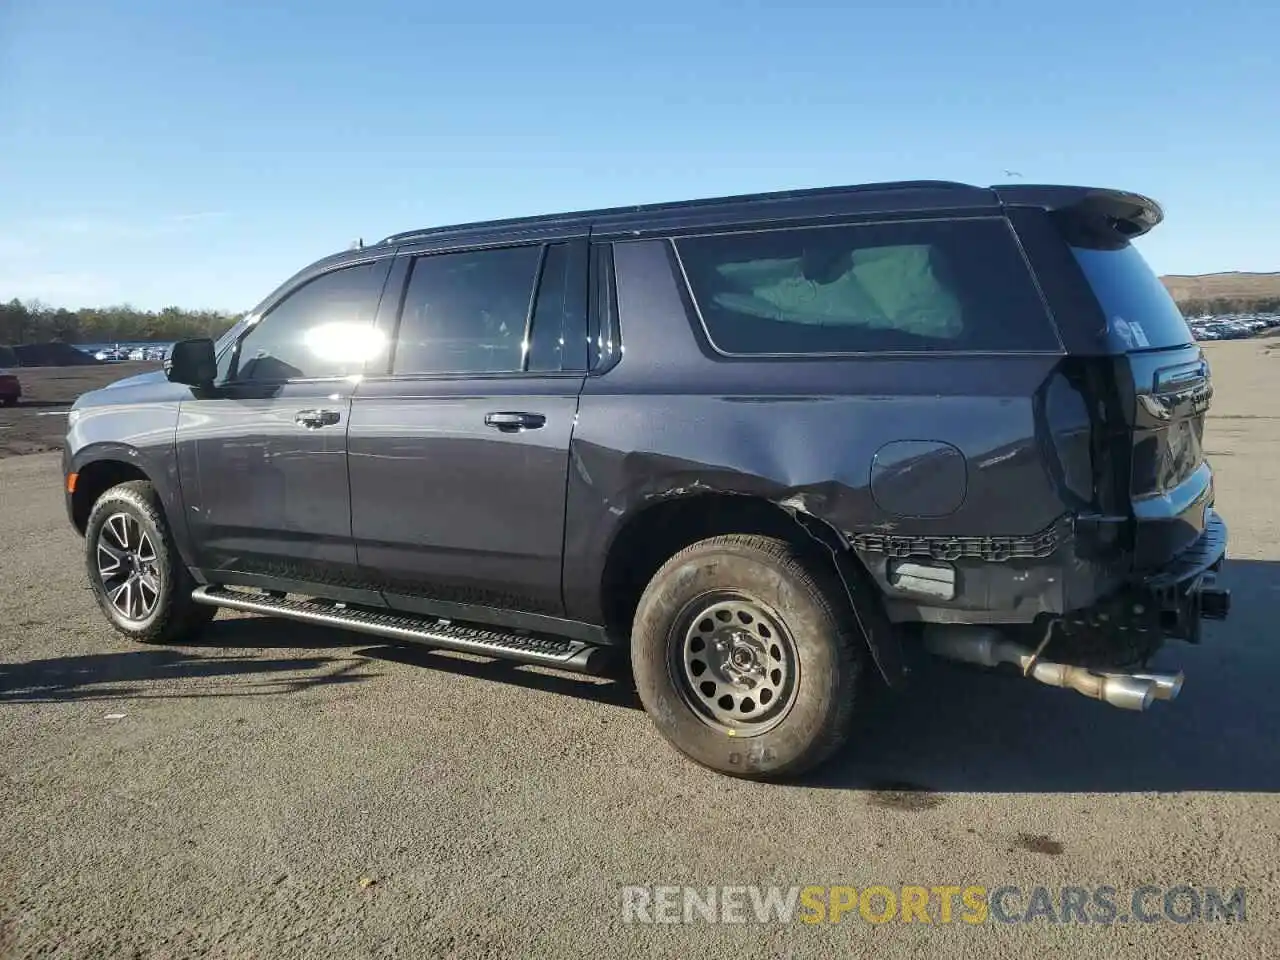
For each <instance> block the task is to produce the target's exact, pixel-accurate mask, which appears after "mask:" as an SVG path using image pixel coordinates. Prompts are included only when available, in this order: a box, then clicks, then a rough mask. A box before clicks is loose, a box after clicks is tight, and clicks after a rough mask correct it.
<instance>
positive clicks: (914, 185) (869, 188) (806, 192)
mask: <svg viewBox="0 0 1280 960" xmlns="http://www.w3.org/2000/svg"><path fill="white" fill-rule="evenodd" d="M890 190H985V188H983V187H976V186H974V185H973V184H969V183H959V182H957V181H955V180H894V181H885V182H883V183H859V184H849V185H846V186H836V187H805V188H801V189H797V190H779V191H774V192H771V193H744V194H736V195H732V196H724V197H706V198H700V199H696V200H676V201H667V202H663V203H644V204H635V205H631V206H619V207H603V208H601V209H598V210H576V211H569V212H565V213H550V214H537V215H534V216H528V217H511V218H507V219H501V220H480V221H475V222H472V223H456V224H448V225H440V226H435V227H423V228H421V229H418V230H406V231H404V232H403V233H393V234H391V235H390V236H388V237H384V238H383V239H382V240H381V241H379V244H380V245H382V244H389V243H404V242H407V241H410V240H418V239H422V238H427V237H432V236H436V235H438V234H442V233H450V232H453V231H457V230H493V229H497V228H502V227H520V226H532V225H535V224H554V223H559V222H564V221H575V220H589V219H603V218H605V217H611V216H618V215H621V214H628V213H663V212H667V211H673V210H685V209H691V208H695V207H704V206H712V205H715V204H733V203H751V202H766V203H767V202H773V201H780V200H791V199H800V198H804V197H816V196H824V195H830V196H839V195H840V194H846V193H875V192H881V191H890Z"/></svg>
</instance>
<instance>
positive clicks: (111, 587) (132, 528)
mask: <svg viewBox="0 0 1280 960" xmlns="http://www.w3.org/2000/svg"><path fill="white" fill-rule="evenodd" d="M96 547H97V561H98V580H99V581H100V583H101V585H102V591H103V593H104V594H105V595H106V598H107V601H108V602H109V603H110V604H111V606H112V607H114V608H115V610H116V611H117V612H118V613H119V614H120V615H121V616H122V617H124V618H125V619H126V620H134V621H141V620H146V619H147V618H148V617H150V616H151V615H152V614H153V613H154V612H155V609H156V604H158V603H159V602H160V585H161V579H160V578H161V576H162V574H161V571H160V564H159V562H158V559H157V556H156V547H155V544H154V543H153V542H152V540H151V535H150V534H149V533H148V532H147V531H146V530H144V529H143V527H142V524H141V523H139V522H138V519H137V518H136V517H133V516H131V515H130V514H127V513H113V514H112V515H111V516H109V517H108V518H107V520H106V522H105V523H104V524H103V525H102V527H101V528H100V529H99V530H98V542H97V544H96Z"/></svg>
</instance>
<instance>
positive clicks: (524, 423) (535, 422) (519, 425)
mask: <svg viewBox="0 0 1280 960" xmlns="http://www.w3.org/2000/svg"><path fill="white" fill-rule="evenodd" d="M484 422H485V425H486V426H490V427H494V428H496V429H498V430H501V431H502V432H503V433H518V432H519V431H521V430H537V429H538V428H539V427H541V426H543V425H545V424H546V422H547V418H546V417H544V416H543V415H542V414H540V413H514V412H502V413H486V414H485V415H484Z"/></svg>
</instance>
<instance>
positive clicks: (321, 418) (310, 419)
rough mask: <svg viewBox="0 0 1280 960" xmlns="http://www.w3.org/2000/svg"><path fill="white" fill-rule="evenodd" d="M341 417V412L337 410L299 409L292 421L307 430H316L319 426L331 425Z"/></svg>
mask: <svg viewBox="0 0 1280 960" xmlns="http://www.w3.org/2000/svg"><path fill="white" fill-rule="evenodd" d="M341 419H342V414H340V413H338V411H337V410H299V411H298V414H297V416H295V417H294V418H293V422H294V423H297V424H300V425H302V426H304V427H306V428H307V429H308V430H317V429H319V428H320V427H331V426H333V425H334V424H335V423H337V422H338V421H340V420H341Z"/></svg>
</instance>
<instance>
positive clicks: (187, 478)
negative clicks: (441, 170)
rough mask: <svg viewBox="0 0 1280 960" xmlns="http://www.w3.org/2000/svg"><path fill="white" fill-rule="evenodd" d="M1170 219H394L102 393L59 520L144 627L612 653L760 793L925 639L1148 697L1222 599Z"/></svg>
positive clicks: (1016, 192) (841, 205) (1044, 213)
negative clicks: (241, 624)
mask: <svg viewBox="0 0 1280 960" xmlns="http://www.w3.org/2000/svg"><path fill="white" fill-rule="evenodd" d="M1161 217H1162V214H1161V211H1160V209H1159V207H1158V206H1157V205H1156V204H1155V203H1154V202H1153V201H1151V200H1149V199H1146V198H1145V197H1141V196H1137V195H1134V194H1130V193H1124V192H1120V191H1114V190H1101V189H1092V188H1086V187H1059V186H1030V185H1018V186H1012V187H995V188H984V187H975V186H968V185H965V184H958V183H950V182H940V181H926V182H909V183H891V184H870V185H861V186H849V187H832V188H824V189H816V190H804V191H792V192H785V193H771V194H757V195H752V196H740V197H725V198H717V199H709V200H698V201H684V202H676V203H666V204H653V205H648V206H640V207H624V208H615V209H609V210H594V211H582V212H577V213H564V214H554V215H548V216H542V217H529V218H521V219H515V220H502V221H491V222H488V223H479V224H464V225H459V226H452V227H433V228H429V229H425V230H417V231H410V232H407V233H402V234H397V235H395V236H392V237H388V238H387V239H386V240H384V241H383V242H381V243H379V244H375V245H373V246H371V247H368V248H364V247H360V248H357V249H354V250H350V251H346V252H344V253H339V254H335V255H334V256H332V257H328V258H325V259H324V260H321V261H318V262H317V263H315V264H312V265H311V266H309V267H307V268H304V269H303V270H302V271H300V272H299V273H298V274H297V275H295V276H294V277H293V278H291V279H290V280H288V281H286V282H285V283H284V284H283V285H282V286H281V287H280V288H279V289H277V290H276V291H275V292H274V293H272V294H271V295H270V296H268V298H267V299H266V300H264V301H263V303H262V304H261V305H259V307H258V308H257V309H255V310H254V311H252V312H251V313H250V314H249V316H247V317H246V318H245V319H244V320H243V321H242V322H241V323H240V324H238V325H237V326H236V327H235V328H234V329H232V330H231V331H229V332H228V333H227V334H226V336H224V337H223V338H222V340H221V341H219V343H218V344H217V345H215V344H213V343H212V342H210V341H208V340H194V341H184V342H183V343H179V344H177V345H175V347H174V350H173V353H172V355H171V358H170V360H169V361H168V363H167V367H166V374H165V376H164V377H163V378H162V377H161V376H160V375H159V374H156V375H154V376H144V377H142V378H135V379H133V380H129V381H125V382H124V383H121V384H118V385H116V386H114V387H112V388H111V389H107V390H102V391H97V392H95V393H92V394H88V395H86V396H85V397H82V398H81V399H80V400H79V401H78V402H77V404H76V407H75V409H74V410H73V411H72V412H71V416H70V417H69V418H68V423H69V431H68V436H67V448H66V454H65V464H64V466H65V473H66V485H67V486H66V489H67V507H68V512H69V516H70V517H71V520H72V522H73V524H74V525H75V526H76V528H77V529H78V530H79V531H80V532H81V533H83V534H84V535H85V537H86V540H87V567H88V574H89V577H90V581H91V583H92V585H93V588H94V591H95V595H96V596H97V598H98V601H99V604H100V605H101V606H102V609H103V610H104V612H105V613H106V615H107V616H108V617H109V618H110V619H111V622H112V623H113V624H114V625H115V626H116V628H117V629H118V630H120V631H121V632H123V633H125V634H127V635H129V636H132V637H136V638H137V639H141V640H149V641H157V640H158V641H168V640H174V639H178V638H180V637H181V636H183V635H184V634H186V633H190V632H192V631H194V630H196V629H198V628H199V627H200V625H201V624H202V623H204V622H207V620H208V619H209V617H210V616H211V614H212V609H213V608H216V607H226V608H231V609H235V610H242V611H248V612H255V613H262V614H269V615H273V616H280V617H288V618H292V619H294V620H300V621H306V622H311V623H319V624H327V625H330V626H338V627H345V628H347V629H350V630H357V631H363V632H366V633H370V634H376V635H378V636H382V637H386V638H391V639H393V640H397V641H415V642H420V643H424V644H427V645H430V646H436V647H442V648H447V649H452V650H460V651H465V652H469V653H478V654H483V655H487V656H491V657H501V658H506V659H511V660H516V661H520V662H523V663H527V664H536V665H540V666H548V667H554V668H558V669H561V670H577V671H584V672H592V671H594V670H596V669H597V667H598V665H599V664H600V663H601V662H606V661H607V660H608V659H609V656H610V654H611V652H619V653H622V654H623V655H624V656H629V658H630V661H631V665H632V668H633V673H634V677H635V681H636V685H637V689H638V691H639V694H640V698H641V700H642V701H643V703H644V705H645V707H646V709H647V710H648V712H649V713H650V715H651V717H652V718H653V722H654V724H655V725H656V726H657V728H658V730H659V731H660V732H661V733H662V735H663V736H664V737H666V739H667V740H668V741H669V742H670V743H672V744H674V745H675V747H677V748H678V749H679V750H681V751H682V752H683V753H684V754H686V755H687V756H689V757H691V758H693V759H694V760H696V761H698V762H699V763H702V764H704V765H706V766H708V767H711V768H713V769H715V770H720V771H723V772H726V773H730V774H734V775H738V776H747V777H757V778H769V777H783V776H792V775H795V774H798V773H801V772H802V771H804V770H807V769H810V768H812V767H814V766H815V765H817V764H818V763H820V762H822V761H823V760H824V759H826V758H827V757H829V756H831V755H832V753H833V752H834V751H835V750H836V749H837V748H838V747H839V746H840V745H841V744H842V743H843V742H844V741H845V740H846V738H847V737H848V735H849V732H850V730H851V724H852V719H851V718H852V716H853V713H854V711H855V710H856V709H857V707H858V705H859V703H860V702H861V700H862V698H863V695H864V692H865V684H864V682H863V681H864V680H866V679H868V678H871V677H874V676H875V675H876V674H879V676H880V677H881V678H882V679H883V680H884V681H885V682H887V683H888V684H889V685H890V686H892V687H904V686H906V684H905V683H904V681H905V678H906V676H907V674H908V673H909V664H910V663H911V661H912V659H913V658H914V657H916V656H917V655H918V654H922V653H924V652H925V651H929V652H932V653H934V654H939V655H941V656H944V657H950V658H954V659H959V660H965V661H970V662H975V663H978V664H983V665H988V666H993V667H994V666H1002V665H1008V667H1010V668H1012V669H1013V670H1014V671H1017V672H1021V673H1022V674H1023V675H1025V676H1027V677H1031V678H1034V679H1036V680H1040V681H1042V682H1044V683H1047V684H1050V685H1053V686H1058V687H1066V688H1071V689H1074V690H1077V691H1079V692H1081V693H1083V694H1085V695H1087V696H1090V697H1093V698H1095V699H1098V700H1101V701H1105V702H1107V703H1110V704H1113V705H1115V706H1118V707H1123V708H1128V709H1135V710H1142V709H1146V708H1147V707H1149V706H1150V705H1151V704H1152V702H1153V701H1155V700H1161V699H1172V698H1173V697H1175V696H1176V695H1177V693H1178V691H1179V689H1180V688H1181V684H1182V677H1181V675H1180V674H1166V675H1157V674H1153V673H1150V672H1149V670H1148V667H1149V664H1150V663H1151V657H1152V655H1153V654H1154V653H1155V651H1156V650H1157V649H1158V648H1159V647H1160V646H1161V644H1162V643H1164V641H1165V640H1166V639H1169V638H1178V639H1181V640H1185V641H1189V642H1193V643H1194V642H1197V641H1198V640H1199V638H1200V624H1201V621H1202V620H1203V619H1205V618H1221V617H1225V616H1226V615H1227V612H1228V606H1229V603H1228V601H1229V596H1228V594H1227V592H1226V591H1225V590H1222V589H1220V588H1219V587H1218V586H1217V584H1216V582H1215V577H1216V575H1217V572H1218V570H1219V568H1220V567H1221V565H1222V562H1223V557H1224V556H1225V552H1226V539H1227V533H1226V528H1225V526H1224V524H1223V522H1222V519H1221V518H1220V517H1219V516H1218V514H1217V513H1216V512H1215V510H1214V486H1213V475H1212V472H1211V470H1210V467H1209V464H1208V463H1207V462H1206V460H1205V456H1204V447H1203V434H1204V418H1205V411H1206V410H1207V409H1208V406H1209V403H1210V401H1211V399H1212V387H1211V383H1210V372H1209V367H1208V364H1207V363H1206V360H1205V357H1204V355H1203V354H1202V352H1201V350H1200V348H1199V347H1198V346H1197V345H1196V344H1195V342H1194V341H1193V339H1192V336H1191V334H1190V331H1189V330H1188V327H1187V325H1186V323H1185V322H1184V321H1183V318H1182V316H1181V315H1180V313H1179V312H1178V309H1177V307H1176V306H1175V305H1174V303H1173V302H1172V301H1171V300H1170V298H1169V296H1168V294H1167V293H1166V292H1165V291H1164V289H1163V287H1162V286H1161V284H1160V282H1159V280H1158V279H1157V278H1156V277H1155V276H1154V275H1153V274H1152V272H1151V270H1150V269H1149V268H1148V267H1147V265H1146V264H1145V262H1144V261H1143V259H1142V257H1141V256H1140V254H1139V253H1138V251H1137V249H1136V248H1135V246H1134V245H1133V241H1134V240H1135V239H1136V238H1138V237H1140V236H1141V235H1142V234H1144V233H1146V232H1147V231H1148V230H1150V229H1152V228H1153V227H1154V226H1156V225H1157V224H1158V223H1159V222H1160V220H1161ZM1046 695H1051V694H1049V693H1048V692H1046Z"/></svg>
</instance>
